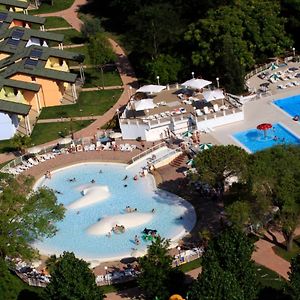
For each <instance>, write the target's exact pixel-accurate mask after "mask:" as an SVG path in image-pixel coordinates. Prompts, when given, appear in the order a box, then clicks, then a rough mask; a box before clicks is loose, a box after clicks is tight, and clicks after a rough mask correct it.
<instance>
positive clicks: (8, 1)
mask: <svg viewBox="0 0 300 300" xmlns="http://www.w3.org/2000/svg"><path fill="white" fill-rule="evenodd" d="M0 4H3V5H8V6H11V7H19V8H24V9H26V8H27V7H28V6H29V2H27V1H26V2H24V1H18V0H0Z"/></svg>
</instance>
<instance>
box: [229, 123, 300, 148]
mask: <svg viewBox="0 0 300 300" xmlns="http://www.w3.org/2000/svg"><path fill="white" fill-rule="evenodd" d="M233 137H234V138H235V139H237V140H238V141H239V142H240V143H241V144H243V145H244V146H245V147H246V148H247V149H248V150H249V151H250V152H257V151H260V150H263V149H266V148H270V147H273V146H276V145H282V144H296V145H300V139H299V138H298V137H297V136H295V135H294V134H293V133H291V132H290V131H289V130H287V129H286V128H285V127H284V126H282V125H281V124H279V123H275V124H273V128H271V129H269V130H267V131H266V136H265V135H264V132H263V131H262V130H258V129H256V128H255V129H249V130H246V131H240V132H237V133H235V134H234V135H233Z"/></svg>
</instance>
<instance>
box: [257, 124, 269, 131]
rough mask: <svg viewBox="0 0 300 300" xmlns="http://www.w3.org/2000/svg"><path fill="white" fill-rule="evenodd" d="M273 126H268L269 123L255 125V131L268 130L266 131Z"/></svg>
mask: <svg viewBox="0 0 300 300" xmlns="http://www.w3.org/2000/svg"><path fill="white" fill-rule="evenodd" d="M272 127H273V126H272V124H270V123H262V124H259V125H257V127H256V128H257V129H258V130H268V129H271V128H272Z"/></svg>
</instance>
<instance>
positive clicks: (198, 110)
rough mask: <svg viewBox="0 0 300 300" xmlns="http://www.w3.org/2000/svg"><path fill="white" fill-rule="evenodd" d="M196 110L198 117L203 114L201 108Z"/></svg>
mask: <svg viewBox="0 0 300 300" xmlns="http://www.w3.org/2000/svg"><path fill="white" fill-rule="evenodd" d="M195 112H196V115H197V116H198V117H200V116H203V112H202V111H201V110H200V109H196V110H195Z"/></svg>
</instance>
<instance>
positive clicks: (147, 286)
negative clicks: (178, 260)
mask: <svg viewBox="0 0 300 300" xmlns="http://www.w3.org/2000/svg"><path fill="white" fill-rule="evenodd" d="M168 248H169V241H168V240H165V239H163V238H161V237H158V238H157V239H156V240H155V241H153V242H152V244H151V245H150V246H149V247H148V251H147V254H146V255H145V256H143V257H141V258H140V259H139V264H140V269H141V274H140V276H139V278H138V285H139V287H140V288H141V289H142V290H143V292H144V294H145V296H146V297H147V299H151V300H152V299H154V298H155V297H158V298H159V299H165V298H167V297H168V296H169V292H168V289H167V286H168V285H169V278H170V273H171V270H172V257H171V256H170V255H169V254H168Z"/></svg>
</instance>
